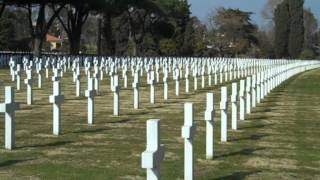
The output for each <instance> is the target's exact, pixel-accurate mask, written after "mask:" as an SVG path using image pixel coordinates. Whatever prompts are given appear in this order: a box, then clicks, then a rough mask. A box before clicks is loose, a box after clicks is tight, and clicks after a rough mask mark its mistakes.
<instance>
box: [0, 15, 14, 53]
mask: <svg viewBox="0 0 320 180" xmlns="http://www.w3.org/2000/svg"><path fill="white" fill-rule="evenodd" d="M11 15H12V14H11V13H8V12H7V13H4V15H3V17H2V18H1V19H0V50H9V49H10V48H11V47H12V39H13V38H14V37H15V28H14V24H13V22H12V20H11V17H10V16H11Z"/></svg>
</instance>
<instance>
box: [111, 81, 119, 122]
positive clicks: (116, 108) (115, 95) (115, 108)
mask: <svg viewBox="0 0 320 180" xmlns="http://www.w3.org/2000/svg"><path fill="white" fill-rule="evenodd" d="M112 92H113V115H114V116H119V109H120V101H119V98H120V97H119V96H120V86H119V77H118V75H115V76H114V77H113V85H112Z"/></svg>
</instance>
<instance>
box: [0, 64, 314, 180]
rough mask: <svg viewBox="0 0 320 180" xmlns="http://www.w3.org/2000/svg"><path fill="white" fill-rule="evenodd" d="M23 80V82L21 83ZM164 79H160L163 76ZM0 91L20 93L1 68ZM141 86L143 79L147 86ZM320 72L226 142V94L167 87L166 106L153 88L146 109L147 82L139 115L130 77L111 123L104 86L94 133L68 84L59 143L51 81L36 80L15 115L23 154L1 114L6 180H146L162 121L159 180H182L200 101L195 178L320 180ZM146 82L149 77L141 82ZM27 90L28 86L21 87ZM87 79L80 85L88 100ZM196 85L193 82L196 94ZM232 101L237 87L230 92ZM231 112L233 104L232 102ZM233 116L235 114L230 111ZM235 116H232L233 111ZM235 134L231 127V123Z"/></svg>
mask: <svg viewBox="0 0 320 180" xmlns="http://www.w3.org/2000/svg"><path fill="white" fill-rule="evenodd" d="M24 77H25V75H24ZM160 79H162V78H160ZM0 80H1V81H0V91H1V98H0V99H1V101H3V94H4V86H5V85H14V84H12V82H11V77H10V76H9V70H8V69H2V70H0ZM141 80H142V79H141ZM319 80H320V70H313V71H309V72H306V73H303V74H301V75H297V76H295V77H293V78H291V79H290V80H288V81H287V82H285V83H284V84H282V85H281V86H280V87H278V88H277V89H275V90H273V92H272V93H271V94H270V95H269V96H268V97H267V98H265V100H264V101H263V102H262V103H261V104H259V105H258V107H257V108H255V109H254V110H253V113H252V114H251V115H249V116H247V117H246V120H245V121H242V122H239V130H238V131H232V130H229V131H228V140H229V142H228V143H223V144H221V143H220V142H219V140H220V112H219V111H218V109H217V108H218V107H219V106H218V103H219V101H220V97H219V96H220V92H219V91H220V87H219V86H216V87H207V88H205V89H201V88H200V85H201V81H200V78H199V81H198V85H199V89H200V90H198V91H197V92H194V91H191V93H190V94H185V93H184V81H182V83H181V84H180V85H181V89H180V90H181V95H180V96H179V97H176V96H175V95H174V94H175V90H174V87H175V85H174V82H173V81H170V85H169V90H170V92H169V98H170V99H169V100H168V101H164V100H163V85H162V84H158V85H157V86H156V104H154V105H151V104H149V99H148V97H149V88H148V86H147V85H146V84H142V86H143V87H142V88H141V104H140V107H141V109H139V110H133V105H132V103H133V101H132V99H133V95H132V94H133V91H132V89H131V79H129V81H128V86H129V88H128V89H121V92H120V100H121V103H120V104H121V105H120V106H121V107H120V108H121V110H120V113H121V116H119V117H114V116H112V112H113V109H112V105H113V94H112V92H111V91H110V86H109V84H110V82H109V78H105V79H104V80H103V81H101V87H100V88H101V91H100V96H97V97H96V113H95V122H96V123H95V125H92V126H89V125H87V117H86V114H87V99H86V98H85V97H81V98H77V97H76V96H75V85H74V84H73V83H72V77H71V73H67V74H66V75H65V77H64V78H63V80H62V92H63V94H64V96H65V102H64V103H63V105H62V122H61V123H62V135H60V136H53V135H52V104H49V95H51V94H52V82H51V81H49V80H47V79H45V80H44V83H43V88H42V89H38V88H37V82H36V81H34V86H33V87H34V105H32V106H28V105H26V86H25V85H24V84H22V90H21V91H19V92H17V93H16V101H18V102H21V110H19V111H17V113H16V148H15V149H14V150H12V151H8V150H5V149H4V148H3V147H4V129H3V128H4V114H3V113H2V114H1V115H0V119H1V120H2V121H1V122H2V123H1V125H0V134H1V136H2V138H1V139H0V144H1V145H2V147H1V149H0V179H1V180H2V179H77V180H78V179H145V170H144V169H141V152H143V151H144V150H145V146H146V137H145V136H146V135H145V134H146V132H145V130H146V121H147V120H148V119H151V118H159V119H161V122H160V126H161V127H160V131H161V143H163V144H165V146H166V152H165V159H164V161H162V163H161V178H162V179H183V139H182V138H181V126H182V125H183V103H184V102H193V103H194V109H195V119H196V124H197V132H196V136H195V142H194V148H195V176H196V179H320V168H319V167H320V82H319ZM143 81H144V82H145V81H146V80H145V78H143ZM21 82H22V81H21ZM86 87H87V84H86V77H84V76H83V77H82V84H81V90H82V95H84V90H85V89H86ZM192 89H193V81H190V90H192ZM228 90H229V95H230V90H231V86H230V84H228ZM208 91H213V92H214V94H215V105H216V109H217V110H216V116H215V117H216V118H215V144H214V145H215V157H214V159H213V160H205V121H204V120H203V119H204V108H205V107H204V106H205V99H206V93H207V92H208ZM229 106H230V103H229ZM229 109H230V108H229ZM229 114H230V113H229ZM228 121H229V122H228V123H229V124H228V127H230V126H231V124H230V123H231V121H230V118H229V120H228Z"/></svg>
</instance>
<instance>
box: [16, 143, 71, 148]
mask: <svg viewBox="0 0 320 180" xmlns="http://www.w3.org/2000/svg"><path fill="white" fill-rule="evenodd" d="M70 143H73V141H58V142H51V143H47V144H34V145H26V146H20V147H16V149H24V148H41V147H54V146H63V145H66V144H70Z"/></svg>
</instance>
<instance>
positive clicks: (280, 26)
mask: <svg viewBox="0 0 320 180" xmlns="http://www.w3.org/2000/svg"><path fill="white" fill-rule="evenodd" d="M274 22H275V41H274V47H275V54H276V57H278V58H284V57H288V55H289V54H288V43H289V33H290V14H289V4H288V2H287V1H284V2H283V3H281V4H279V5H278V6H277V8H276V10H275V16H274Z"/></svg>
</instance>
